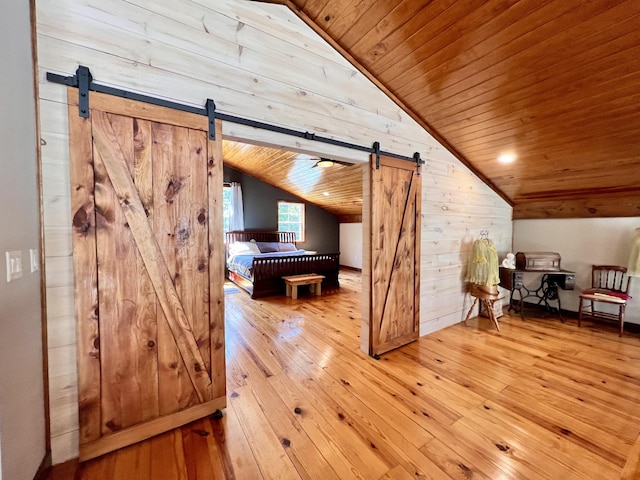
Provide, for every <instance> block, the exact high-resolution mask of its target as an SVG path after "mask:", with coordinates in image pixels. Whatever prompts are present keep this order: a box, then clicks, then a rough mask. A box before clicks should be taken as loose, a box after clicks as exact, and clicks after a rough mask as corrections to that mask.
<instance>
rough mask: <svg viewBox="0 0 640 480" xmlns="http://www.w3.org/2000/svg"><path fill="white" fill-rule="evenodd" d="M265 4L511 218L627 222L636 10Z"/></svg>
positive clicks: (297, 0) (366, 2) (478, 3)
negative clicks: (322, 47)
mask: <svg viewBox="0 0 640 480" xmlns="http://www.w3.org/2000/svg"><path fill="white" fill-rule="evenodd" d="M275 3H283V4H285V5H287V6H288V7H289V8H291V9H292V10H293V11H295V12H296V13H297V14H298V15H299V16H300V17H301V18H302V19H303V20H305V21H306V22H307V23H308V24H309V25H310V26H311V27H312V28H314V29H316V31H317V32H318V33H319V34H321V35H322V36H323V37H324V38H325V39H326V40H327V41H329V42H330V43H331V44H332V45H333V46H334V47H336V48H337V49H338V50H339V51H340V52H341V53H343V54H344V55H345V56H346V57H347V58H348V59H349V60H350V61H351V62H352V63H353V64H354V65H355V66H356V67H358V68H359V69H360V70H361V71H362V72H363V73H364V74H365V75H367V76H368V77H369V78H370V79H371V80H372V81H374V82H375V83H376V84H377V85H378V86H379V87H380V88H382V89H383V90H384V91H386V92H387V93H388V95H389V96H390V97H391V98H393V99H394V100H395V101H396V102H397V103H398V104H399V105H400V106H401V107H403V108H404V109H405V110H406V111H407V112H408V113H409V114H410V115H411V116H412V117H413V118H414V119H415V120H416V121H418V122H419V123H420V124H421V125H423V126H424V127H425V128H426V129H427V130H428V131H429V132H430V133H431V134H432V135H433V136H435V137H436V138H437V139H438V140H439V141H441V142H442V143H443V145H445V146H446V147H447V148H448V149H449V150H450V151H451V152H452V153H453V154H454V155H456V156H457V157H458V158H459V159H460V160H461V161H462V162H463V163H465V164H466V165H467V166H469V167H470V168H471V169H472V170H473V171H474V172H476V173H477V174H478V175H479V176H480V177H481V178H482V179H483V180H485V182H487V183H488V184H489V185H490V186H492V188H493V189H494V190H495V191H496V192H498V193H499V194H500V195H501V196H503V197H504V198H505V199H506V200H507V201H509V202H510V203H511V204H513V205H514V218H549V217H550V218H553V217H556V218H559V217H589V216H636V215H640V29H639V28H638V25H640V2H639V1H638V0H626V1H624V0H596V1H591V2H583V1H578V0H575V1H573V0H570V1H565V0H547V1H545V0H432V1H427V0H400V1H380V0H377V1H376V0H281V1H277V2H275ZM502 155H511V156H513V157H514V158H515V160H514V161H513V162H511V163H508V164H503V163H501V162H500V161H499V157H500V156H502ZM316 170H317V169H316Z"/></svg>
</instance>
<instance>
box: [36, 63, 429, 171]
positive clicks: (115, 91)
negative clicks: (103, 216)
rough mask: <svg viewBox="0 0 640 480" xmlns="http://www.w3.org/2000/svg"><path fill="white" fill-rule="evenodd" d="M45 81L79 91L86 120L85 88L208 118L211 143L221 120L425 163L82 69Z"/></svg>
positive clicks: (417, 156) (416, 157)
mask: <svg viewBox="0 0 640 480" xmlns="http://www.w3.org/2000/svg"><path fill="white" fill-rule="evenodd" d="M79 78H80V80H79ZM87 78H88V84H87V82H86V79H87ZM47 80H48V81H50V82H53V83H59V84H62V85H67V86H69V87H76V88H78V89H80V90H81V93H80V104H79V108H78V110H79V115H80V116H88V111H89V99H88V95H86V94H85V95H83V93H84V92H83V90H84V89H85V88H87V85H88V90H89V91H93V92H99V93H105V94H107V95H113V96H115V97H121V98H127V99H130V100H136V101H139V102H144V103H149V104H151V105H157V106H160V107H167V108H171V109H173V110H180V111H182V112H188V113H195V114H196V115H204V116H205V117H207V116H208V117H209V124H210V131H209V136H210V138H211V139H215V127H214V126H213V121H214V119H216V118H219V119H220V120H223V121H225V122H232V123H237V124H239V125H246V126H249V127H254V128H260V129H262V130H269V131H271V132H276V133H282V134H285V135H290V136H292V137H298V138H304V139H306V140H313V141H315V142H321V143H326V144H329V145H334V146H337V147H344V148H349V149H351V150H358V151H361V152H367V153H373V154H376V157H377V158H378V159H379V157H380V156H381V155H384V156H387V157H393V158H397V159H399V160H406V161H408V162H412V163H415V164H416V165H417V167H418V173H419V172H420V166H421V165H423V164H424V163H425V162H424V160H422V159H421V158H420V153H419V152H416V153H414V154H413V156H412V157H407V156H405V155H400V154H397V153H392V152H385V151H383V150H380V146H379V144H378V142H375V143H374V145H373V146H372V147H365V146H363V145H356V144H354V143H349V142H343V141H341V140H335V139H333V138H328V137H322V136H319V135H316V134H315V133H311V132H301V131H299V130H293V129H291V128H286V127H280V126H277V125H271V124H269V123H265V122H259V121H257V120H251V119H248V118H242V117H236V116H235V115H229V114H226V113H221V112H218V111H216V110H215V104H214V103H213V100H211V99H209V100H207V108H198V107H193V106H190V105H184V104H182V103H177V102H172V101H170V100H164V99H162V98H157V97H151V96H148V95H142V94H140V93H135V92H130V91H128V90H123V89H120V88H114V87H109V86H106V85H100V84H98V83H94V82H93V80H92V76H91V73H90V72H89V69H88V68H87V67H84V66H82V65H81V66H79V67H78V70H76V74H75V75H70V76H64V75H58V74H56V73H51V72H47ZM378 161H379V160H378ZM378 165H379V164H378ZM378 165H377V166H378Z"/></svg>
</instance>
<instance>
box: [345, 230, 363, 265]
mask: <svg viewBox="0 0 640 480" xmlns="http://www.w3.org/2000/svg"><path fill="white" fill-rule="evenodd" d="M340 265H346V266H347V267H353V268H360V269H362V223H341V224H340Z"/></svg>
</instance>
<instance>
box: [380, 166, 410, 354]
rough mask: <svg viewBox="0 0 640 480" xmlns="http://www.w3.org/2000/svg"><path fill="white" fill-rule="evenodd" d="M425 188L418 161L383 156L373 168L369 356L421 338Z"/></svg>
mask: <svg viewBox="0 0 640 480" xmlns="http://www.w3.org/2000/svg"><path fill="white" fill-rule="evenodd" d="M420 190H421V177H420V176H418V175H417V170H416V166H415V164H411V163H410V162H407V161H403V160H397V159H394V158H389V157H381V158H380V168H379V169H376V161H375V158H372V163H371V170H370V194H371V196H370V219H369V221H370V235H371V238H370V242H371V265H370V281H371V284H370V289H369V291H370V307H369V315H370V317H369V335H370V336H369V354H370V355H377V354H381V353H384V352H387V351H389V350H392V349H394V348H397V347H400V346H402V345H405V344H407V343H409V342H412V341H413V340H415V339H417V338H418V334H419V325H420Z"/></svg>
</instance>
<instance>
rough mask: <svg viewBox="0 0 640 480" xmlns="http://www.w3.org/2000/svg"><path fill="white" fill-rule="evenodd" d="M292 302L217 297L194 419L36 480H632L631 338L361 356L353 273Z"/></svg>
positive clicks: (450, 331) (511, 322)
mask: <svg viewBox="0 0 640 480" xmlns="http://www.w3.org/2000/svg"><path fill="white" fill-rule="evenodd" d="M340 276H341V286H342V288H341V289H340V292H339V293H338V292H324V293H323V295H322V296H321V297H314V296H311V295H308V294H304V293H302V294H301V296H300V298H299V299H298V300H291V299H290V298H286V297H285V296H282V297H271V298H266V299H260V300H251V299H250V298H249V297H248V295H246V294H245V293H244V292H240V293H235V294H232V295H227V296H226V297H225V302H226V312H227V315H226V337H227V390H228V392H227V396H228V407H227V409H226V410H225V412H224V416H223V418H222V419H221V420H215V419H213V418H206V419H203V420H200V421H197V422H194V423H191V424H189V425H186V426H184V427H182V428H180V429H176V430H173V431H171V432H168V433H166V434H163V435H160V436H157V437H155V438H152V439H151V440H148V441H146V442H142V443H140V444H137V445H135V446H132V447H128V448H125V449H122V450H120V451H118V452H115V453H112V454H109V455H105V456H103V457H101V458H98V459H94V460H91V461H88V462H86V463H84V464H82V465H79V466H78V465H77V464H75V463H73V462H70V463H68V464H64V465H60V466H57V467H55V468H54V469H53V470H52V472H51V474H50V476H49V479H50V480H58V479H67V478H73V479H75V480H98V479H100V480H105V479H118V480H120V479H136V480H145V479H154V480H158V479H161V480H163V479H166V480H174V479H181V480H182V479H188V480H193V479H218V478H221V479H222V478H229V479H230V478H236V479H241V480H242V479H249V480H253V479H279V480H281V479H298V478H303V479H321V480H326V479H333V478H340V479H343V478H346V479H351V478H353V479H400V480H402V479H412V478H413V479H416V478H421V479H422V478H424V479H443V480H444V479H447V480H449V479H491V480H496V479H518V480H519V479H549V480H559V479H562V480H565V479H581V480H584V479H598V480H602V479H619V478H622V479H638V478H640V466H639V463H640V462H639V458H638V456H639V455H640V440H639V434H640V409H639V408H638V402H639V400H640V368H639V366H640V364H639V361H640V336H638V335H637V334H631V333H625V336H624V337H622V338H619V337H618V335H617V332H616V327H615V326H614V325H606V324H591V323H586V324H583V327H582V328H578V327H577V322H576V321H575V320H574V319H571V318H569V319H568V320H567V322H566V323H564V324H563V323H561V322H560V321H559V320H558V319H557V318H554V317H548V318H527V320H525V321H523V320H521V319H520V317H517V316H508V315H507V316H504V317H502V318H500V327H501V331H500V333H498V332H496V330H495V329H494V328H492V326H491V325H490V321H489V319H487V318H476V319H471V320H470V321H469V322H467V324H466V325H465V324H463V323H461V324H458V325H454V326H452V327H450V328H447V329H445V330H442V331H439V332H436V333H434V334H431V335H428V336H426V337H421V338H420V339H419V340H418V341H417V342H415V343H413V344H411V345H409V346H406V347H404V348H401V349H398V350H396V351H393V352H389V353H387V354H385V355H383V356H382V358H381V359H380V360H377V361H376V360H374V359H373V358H370V357H367V356H365V355H363V354H362V353H361V352H360V350H359V344H360V340H359V334H360V331H359V329H360V301H361V300H360V285H359V282H360V276H359V274H358V273H356V272H351V271H343V272H341V274H340Z"/></svg>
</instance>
